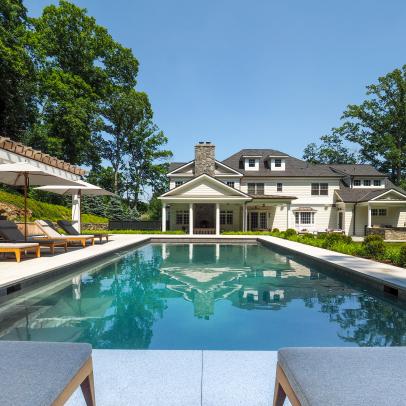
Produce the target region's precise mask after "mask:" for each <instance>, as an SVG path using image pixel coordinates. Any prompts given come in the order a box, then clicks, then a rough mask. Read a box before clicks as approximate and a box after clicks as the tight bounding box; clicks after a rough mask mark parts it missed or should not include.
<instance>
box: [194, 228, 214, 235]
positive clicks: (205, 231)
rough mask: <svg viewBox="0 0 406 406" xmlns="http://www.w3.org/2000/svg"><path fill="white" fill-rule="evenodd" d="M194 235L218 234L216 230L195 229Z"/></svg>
mask: <svg viewBox="0 0 406 406" xmlns="http://www.w3.org/2000/svg"><path fill="white" fill-rule="evenodd" d="M193 234H216V229H215V228H194V229H193Z"/></svg>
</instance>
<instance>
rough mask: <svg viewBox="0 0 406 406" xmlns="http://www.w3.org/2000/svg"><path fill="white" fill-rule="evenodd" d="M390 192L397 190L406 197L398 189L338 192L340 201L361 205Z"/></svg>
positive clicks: (361, 189)
mask: <svg viewBox="0 0 406 406" xmlns="http://www.w3.org/2000/svg"><path fill="white" fill-rule="evenodd" d="M390 190H396V191H398V192H400V193H403V194H404V195H405V196H406V192H405V191H404V190H402V189H401V188H398V187H389V188H387V187H385V188H380V189H365V188H355V189H350V188H347V187H345V188H342V189H339V190H337V191H336V193H337V194H338V196H339V197H340V199H341V200H342V201H343V202H345V203H361V202H368V201H369V200H371V199H373V198H375V197H377V196H379V195H381V194H383V193H385V192H388V191H390Z"/></svg>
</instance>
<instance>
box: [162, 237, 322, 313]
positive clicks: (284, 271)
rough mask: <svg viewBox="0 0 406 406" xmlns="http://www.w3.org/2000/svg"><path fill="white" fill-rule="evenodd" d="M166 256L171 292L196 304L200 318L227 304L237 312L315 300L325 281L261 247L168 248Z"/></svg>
mask: <svg viewBox="0 0 406 406" xmlns="http://www.w3.org/2000/svg"><path fill="white" fill-rule="evenodd" d="M162 250H163V251H164V253H163V254H162V258H163V261H162V264H161V267H160V271H161V275H162V276H164V278H163V282H164V283H165V286H166V288H167V289H169V290H171V291H174V292H176V293H178V294H180V295H182V297H183V298H184V299H185V300H187V301H190V302H192V303H193V306H194V315H195V316H196V317H198V318H204V319H209V318H210V316H212V315H213V314H214V304H215V302H216V301H218V300H224V299H227V300H230V301H231V302H232V304H233V306H236V307H238V308H245V309H254V308H255V309H270V310H278V309H280V308H281V307H283V306H286V304H287V302H289V301H290V300H292V299H294V298H295V297H296V298H299V297H300V298H303V295H304V294H305V296H306V295H307V294H310V295H312V294H314V280H320V281H322V280H323V279H324V278H325V276H324V275H322V274H319V273H318V272H314V271H312V270H311V269H310V268H308V267H306V266H304V265H301V264H299V263H297V262H295V261H294V260H292V259H290V258H289V257H288V256H285V255H281V254H278V253H276V252H274V251H270V250H264V249H263V247H261V246H259V245H251V246H250V247H249V249H247V245H220V244H216V245H199V244H188V245H170V244H165V245H164V246H162ZM299 279H300V283H298V280H299ZM306 281H308V284H306ZM296 285H297V286H298V288H296V289H295V286H296ZM287 289H289V292H286V290H287ZM306 290H309V292H308V293H307V294H306Z"/></svg>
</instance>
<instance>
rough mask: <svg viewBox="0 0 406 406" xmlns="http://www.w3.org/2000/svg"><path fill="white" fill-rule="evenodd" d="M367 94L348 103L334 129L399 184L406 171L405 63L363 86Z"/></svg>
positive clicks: (364, 158) (367, 159)
mask: <svg viewBox="0 0 406 406" xmlns="http://www.w3.org/2000/svg"><path fill="white" fill-rule="evenodd" d="M366 94H367V96H368V98H367V100H365V101H364V102H363V103H361V104H360V105H355V104H353V105H349V106H348V107H347V110H346V111H345V112H344V113H343V116H342V119H343V120H344V123H343V125H342V126H341V127H340V128H338V129H337V130H336V131H337V133H339V134H340V135H341V136H343V137H345V138H346V139H347V140H348V141H351V142H354V143H356V144H358V145H359V146H360V151H359V153H360V155H361V157H362V159H363V160H365V161H366V162H369V163H371V164H372V165H373V166H374V167H375V168H377V169H378V170H381V171H383V172H385V173H387V174H388V175H389V176H390V179H391V180H392V181H393V182H394V183H395V184H397V185H400V184H401V182H402V181H404V179H405V171H406V65H404V66H403V67H402V68H400V69H395V70H394V71H393V72H390V73H388V74H387V75H386V76H383V77H380V78H379V79H378V83H377V84H373V85H370V86H367V92H366Z"/></svg>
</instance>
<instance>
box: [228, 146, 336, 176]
mask: <svg viewBox="0 0 406 406" xmlns="http://www.w3.org/2000/svg"><path fill="white" fill-rule="evenodd" d="M247 155H248V156H249V155H256V156H261V158H260V160H259V170H258V171H245V170H244V169H242V168H240V161H241V158H242V156H247ZM270 155H284V156H286V158H285V160H286V168H285V170H284V171H272V172H271V170H270V168H269V167H268V166H267V165H266V163H265V161H266V159H267V158H268V157H269V156H270ZM222 162H223V164H225V165H228V166H230V167H231V168H233V169H235V170H237V171H240V172H241V173H242V174H244V176H253V177H258V176H271V175H272V176H273V177H287V176H288V177H301V176H315V177H332V178H335V177H342V174H340V173H337V172H335V171H333V170H332V169H331V168H330V167H329V166H328V165H313V164H309V163H308V162H305V161H302V160H301V159H297V158H294V157H292V156H290V155H288V154H286V153H284V152H281V151H276V150H274V149H242V150H241V151H239V152H237V153H236V154H234V155H231V156H230V157H228V158H227V159H225V160H224V161H222Z"/></svg>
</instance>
